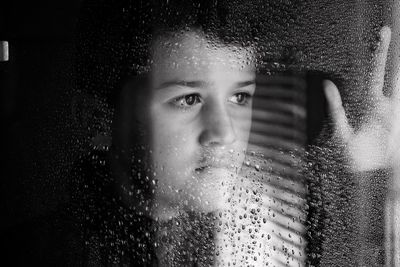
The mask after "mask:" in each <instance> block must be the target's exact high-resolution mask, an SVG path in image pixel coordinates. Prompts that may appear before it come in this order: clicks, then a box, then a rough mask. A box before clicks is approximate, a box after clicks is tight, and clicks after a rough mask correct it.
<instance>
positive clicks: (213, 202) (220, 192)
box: [191, 168, 237, 213]
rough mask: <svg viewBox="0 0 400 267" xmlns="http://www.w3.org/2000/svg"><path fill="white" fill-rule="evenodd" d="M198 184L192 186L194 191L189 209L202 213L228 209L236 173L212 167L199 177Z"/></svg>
mask: <svg viewBox="0 0 400 267" xmlns="http://www.w3.org/2000/svg"><path fill="white" fill-rule="evenodd" d="M199 180H200V184H198V185H197V186H196V188H192V190H195V191H196V193H195V194H194V195H195V197H193V201H191V203H192V207H191V209H192V210H194V211H196V210H197V211H200V212H204V213H210V212H218V211H221V210H229V209H230V207H231V205H232V203H231V202H230V201H231V197H232V194H233V193H234V188H235V184H236V182H237V174H236V173H234V172H232V171H230V170H227V169H226V168H212V169H209V170H208V171H207V173H206V174H204V175H203V176H202V177H200V179H199Z"/></svg>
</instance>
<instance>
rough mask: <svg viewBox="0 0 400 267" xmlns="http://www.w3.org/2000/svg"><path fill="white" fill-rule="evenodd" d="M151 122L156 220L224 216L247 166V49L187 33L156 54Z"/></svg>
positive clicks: (250, 86) (250, 73) (251, 76)
mask: <svg viewBox="0 0 400 267" xmlns="http://www.w3.org/2000/svg"><path fill="white" fill-rule="evenodd" d="M153 62H154V65H153V70H152V74H151V88H152V90H153V91H152V99H151V101H150V103H151V104H150V117H151V127H150V128H151V130H152V144H151V147H152V160H153V164H154V166H155V173H156V177H155V178H156V180H157V182H158V186H156V187H155V189H156V191H155V203H156V205H158V206H159V207H158V209H156V214H155V215H156V216H159V217H160V218H162V217H165V218H168V217H169V216H173V213H174V211H176V210H177V208H178V206H179V208H183V209H189V210H196V211H201V212H211V211H215V210H218V209H224V206H225V205H226V199H227V198H228V197H229V196H228V192H227V186H228V184H231V185H232V182H234V179H236V178H235V177H236V174H237V173H238V172H239V170H240V168H241V165H242V163H243V160H244V155H245V150H246V148H247V142H248V137H249V131H250V126H251V108H252V96H253V94H254V90H255V71H254V67H253V66H252V62H253V60H252V54H251V51H250V50H249V49H243V48H238V47H234V46H226V45H225V46H224V45H222V44H212V43H210V42H209V41H207V40H206V39H205V38H204V37H203V36H202V35H199V34H196V33H193V32H191V33H186V34H182V35H181V36H179V37H174V38H170V39H168V40H167V39H161V40H159V41H158V42H156V44H155V46H154V52H153Z"/></svg>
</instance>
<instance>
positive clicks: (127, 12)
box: [75, 0, 260, 107]
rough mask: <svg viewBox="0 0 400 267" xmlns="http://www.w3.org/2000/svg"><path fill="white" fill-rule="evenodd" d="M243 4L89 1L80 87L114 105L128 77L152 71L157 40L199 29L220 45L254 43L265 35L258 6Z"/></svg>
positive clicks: (224, 0) (79, 47) (79, 57)
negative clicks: (256, 14)
mask: <svg viewBox="0 0 400 267" xmlns="http://www.w3.org/2000/svg"><path fill="white" fill-rule="evenodd" d="M238 2H243V3H237V5H239V6H241V9H240V10H237V8H236V4H233V3H231V1H228V0H218V1H217V0H163V1H161V0H122V1H118V2H115V1H111V0H89V1H86V2H85V3H84V5H83V7H82V10H81V14H80V19H79V22H78V34H77V42H76V55H75V56H76V63H77V64H76V66H77V68H76V72H77V85H76V88H77V89H78V91H80V92H84V93H88V94H90V95H94V96H96V97H99V98H101V99H104V100H106V102H107V104H109V105H110V106H111V107H115V104H116V102H117V101H116V100H117V99H118V95H119V93H120V90H121V87H122V85H123V83H124V82H125V81H126V79H127V78H128V77H130V76H136V75H139V74H143V73H146V72H148V71H149V66H150V64H151V62H150V57H149V54H150V53H149V52H150V48H151V45H152V42H153V40H154V39H155V38H156V37H160V36H164V35H168V34H171V33H177V32H178V33H179V32H183V31H185V30H200V31H202V32H204V34H205V35H206V36H207V38H210V39H211V40H212V39H216V40H218V42H220V43H221V42H222V43H227V44H233V45H240V46H248V45H250V44H251V43H252V42H254V37H256V36H257V35H258V34H259V33H260V32H259V29H258V27H257V25H258V23H257V21H254V19H252V14H251V13H252V12H253V14H254V7H253V6H252V5H251V4H248V5H246V4H245V3H246V1H238ZM251 2H252V1H250V3H251ZM238 11H240V12H238ZM246 12H247V13H248V14H247V13H246ZM244 18H246V19H244Z"/></svg>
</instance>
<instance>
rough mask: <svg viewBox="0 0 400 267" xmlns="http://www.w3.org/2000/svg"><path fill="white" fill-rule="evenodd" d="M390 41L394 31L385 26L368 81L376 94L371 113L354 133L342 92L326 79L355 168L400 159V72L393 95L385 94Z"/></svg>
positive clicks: (327, 92) (336, 121)
mask: <svg viewBox="0 0 400 267" xmlns="http://www.w3.org/2000/svg"><path fill="white" fill-rule="evenodd" d="M390 40H391V30H390V28H389V27H387V26H385V27H383V28H382V29H381V32H380V43H379V46H378V49H377V52H376V55H375V57H374V63H373V71H372V75H371V81H370V83H369V86H370V90H371V93H372V96H373V103H372V106H371V113H370V114H371V115H370V116H369V117H368V118H367V119H366V120H365V121H364V122H362V124H361V128H360V130H359V131H357V132H355V131H354V129H352V127H351V126H350V125H349V123H348V120H347V117H346V114H345V111H344V108H343V106H342V100H341V97H340V94H339V91H338V89H337V87H336V86H335V84H333V83H332V82H331V81H328V80H327V81H325V82H324V91H325V95H326V97H327V100H328V103H329V110H330V113H331V115H332V118H333V121H334V133H335V136H336V137H337V138H339V140H340V141H341V142H342V143H343V144H344V145H345V146H346V152H347V154H348V156H349V159H350V163H351V166H352V168H353V169H354V170H355V171H368V170H375V169H380V168H387V167H392V166H393V164H394V163H395V162H396V160H399V159H400V75H399V71H398V70H395V72H394V75H395V76H394V81H395V82H394V84H393V85H392V87H393V88H392V91H391V92H392V93H391V96H390V97H386V96H384V94H383V87H384V77H385V66H386V61H387V55H388V49H389V44H390Z"/></svg>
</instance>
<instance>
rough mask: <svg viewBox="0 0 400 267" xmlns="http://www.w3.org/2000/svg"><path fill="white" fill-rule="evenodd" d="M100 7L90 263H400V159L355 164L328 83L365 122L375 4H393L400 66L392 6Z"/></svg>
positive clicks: (94, 26)
mask: <svg viewBox="0 0 400 267" xmlns="http://www.w3.org/2000/svg"><path fill="white" fill-rule="evenodd" d="M102 5H103V4H94V3H89V4H88V5H87V7H86V9H85V12H83V15H82V16H83V17H82V21H81V25H80V26H81V27H82V29H83V30H82V33H81V35H80V36H79V41H80V42H81V43H79V46H78V48H77V49H78V53H77V54H78V76H79V75H81V76H82V77H83V78H81V80H79V79H78V80H79V82H80V83H79V82H78V87H79V88H78V90H77V94H80V96H81V97H82V99H84V100H78V101H77V102H78V103H75V104H76V105H75V107H76V109H77V111H76V112H77V113H79V110H85V111H84V112H83V114H84V115H85V116H81V117H82V118H83V120H84V121H85V123H84V125H86V126H87V125H89V127H87V128H86V129H84V130H82V135H83V136H84V135H85V134H88V133H90V137H89V138H86V139H87V142H88V143H89V144H90V145H91V146H92V147H91V149H90V151H89V153H88V154H85V155H84V156H82V162H84V164H82V166H81V167H80V168H78V169H77V172H76V173H75V175H76V178H75V179H74V181H75V182H76V184H77V188H78V189H77V190H76V191H77V192H76V194H75V195H74V201H76V202H77V203H76V205H75V206H76V207H75V208H76V212H75V214H76V215H77V217H78V218H79V220H80V221H81V225H82V229H83V232H84V238H85V241H86V246H87V248H88V251H89V257H88V261H89V262H97V263H99V262H103V263H104V262H106V263H111V264H132V265H133V264H137V263H141V264H158V265H161V266H181V265H185V266H187V265H189V266H195V265H196V266H197V265H199V266H209V265H216V266H219V265H222V266H265V265H268V266H306V265H312V266H316V265H317V266H318V265H320V266H326V265H340V266H356V265H377V264H386V265H387V266H397V265H399V264H400V263H399V262H398V261H399V258H398V257H397V258H396V255H399V254H398V252H399V236H398V233H399V231H398V227H399V224H400V222H399V215H398V214H397V211H398V208H397V207H398V205H399V189H398V188H397V187H398V185H397V184H398V182H397V180H398V179H396V176H397V175H398V168H396V167H398V166H397V165H393V166H389V167H393V174H394V175H391V174H389V173H388V172H385V171H382V170H377V169H368V170H367V171H366V172H363V171H354V168H353V167H352V165H351V164H352V161H351V160H349V153H348V151H350V150H349V149H348V148H349V143H346V142H341V140H340V139H339V138H337V136H336V134H335V130H337V121H336V122H335V121H334V119H335V114H334V112H335V111H334V109H333V111H332V109H331V110H330V112H331V114H330V116H329V115H326V114H325V113H328V112H329V107H328V106H329V105H328V103H327V101H326V100H325V97H324V93H323V89H324V88H325V89H326V88H328V89H331V88H332V87H329V86H332V85H329V86H328V85H327V83H325V82H324V80H326V79H329V80H332V81H333V82H334V83H335V84H336V85H337V86H338V87H339V91H338V92H340V95H341V99H342V103H343V106H344V112H345V113H346V116H347V119H348V121H349V125H351V126H352V127H354V129H356V130H355V131H359V130H360V129H361V130H362V129H364V128H363V127H362V126H363V122H364V121H365V119H366V118H368V116H369V115H370V114H369V113H368V112H369V110H370V106H371V101H370V100H371V99H372V100H373V99H374V98H373V97H374V96H373V95H371V94H370V93H371V92H369V91H368V92H367V93H364V92H365V90H367V89H368V88H369V87H368V86H370V84H369V83H368V82H366V80H368V79H369V78H370V76H373V75H372V74H371V73H373V71H371V68H372V67H371V65H372V64H371V62H373V59H374V57H377V56H374V53H375V50H376V48H377V47H379V42H378V41H377V38H376V36H378V35H379V30H380V28H381V25H380V23H379V22H378V21H380V20H382V18H381V17H379V15H377V14H375V13H374V8H376V7H378V8H379V10H381V11H382V12H383V10H386V9H385V8H389V7H390V12H392V14H394V15H392V18H393V22H391V24H390V25H391V27H392V36H393V39H392V47H391V49H390V50H389V55H390V56H391V57H392V58H394V60H393V62H392V61H391V62H392V63H391V64H392V65H391V66H390V67H388V69H387V70H388V71H389V73H390V75H391V76H390V75H389V76H390V77H391V78H392V77H397V76H396V75H398V74H396V73H397V72H398V71H397V72H396V70H397V69H398V64H399V63H398V62H399V60H398V57H399V55H398V54H396V53H397V52H396V51H398V48H399V47H398V42H399V40H398V38H399V37H398V36H399V32H398V31H399V27H398V21H395V18H396V17H398V16H396V15H395V14H397V13H396V12H399V11H398V4H397V3H395V4H394V6H393V8H392V3H383V2H380V3H379V4H378V5H377V6H375V4H374V3H372V2H371V3H370V2H368V1H367V2H362V1H339V2H337V3H330V2H329V1H319V2H318V3H314V2H313V1H302V2H301V3H297V2H295V1H279V2H276V3H269V2H268V3H266V2H265V1H234V2H228V1H207V2H206V3H203V2H202V1H187V2H185V3H183V1H162V2H161V3H159V4H154V5H152V4H151V3H145V2H142V1H126V3H125V2H124V4H121V5H120V6H118V5H116V4H112V3H107V4H104V6H102ZM107 9H109V10H112V12H110V11H109V10H108V12H109V13H112V14H109V13H107V11H104V10H107ZM98 10H101V11H100V12H99V11H98ZM113 12H115V13H113ZM146 12H148V13H146ZM103 13H104V14H107V16H109V17H107V16H103V15H102V14H103ZM96 16H99V17H100V18H102V19H103V21H102V22H101V23H100V22H97V21H96V20H95V19H94V20H95V21H91V19H93V18H96ZM97 19H98V18H97ZM386 23H389V22H386ZM85 27H86V28H85ZM360 29H362V30H360ZM378 39H379V38H378ZM396 48H397V49H396ZM392 79H395V78H392ZM395 83H396V82H392V84H395ZM331 91H332V90H331ZM390 93H391V92H390V91H389V92H385V94H386V96H387V95H388V94H389V95H390ZM328 94H329V93H328ZM328 98H329V95H328ZM340 107H341V105H340ZM340 107H338V108H340ZM310 118H311V119H310ZM315 118H318V119H315ZM342 118H343V117H342ZM314 119H315V120H314ZM79 123H80V122H78V124H79ZM335 123H336V124H335ZM316 124H320V125H317V126H316ZM394 125H395V126H396V122H394ZM311 129H317V130H315V131H316V133H315V132H314V133H311V131H312V130H311ZM86 137H87V136H86ZM350 141H352V140H350ZM360 153H361V152H360ZM367 157H368V155H367ZM355 158H358V157H355ZM371 158H373V155H371ZM82 173H85V174H84V175H82ZM392 189H393V190H392ZM78 202H79V203H78ZM383 207H384V208H383ZM385 214H386V215H385ZM396 229H397V230H396ZM385 255H386V256H385Z"/></svg>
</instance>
